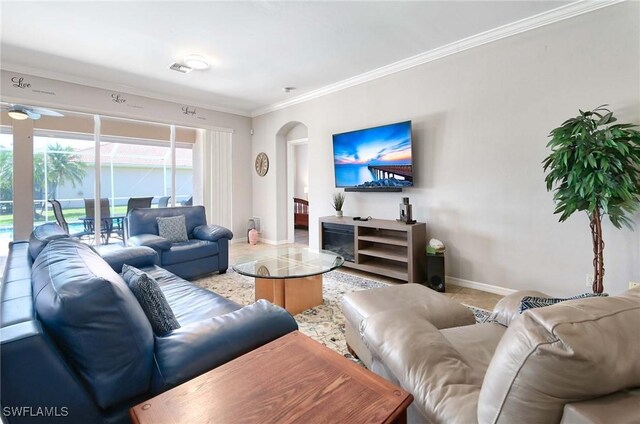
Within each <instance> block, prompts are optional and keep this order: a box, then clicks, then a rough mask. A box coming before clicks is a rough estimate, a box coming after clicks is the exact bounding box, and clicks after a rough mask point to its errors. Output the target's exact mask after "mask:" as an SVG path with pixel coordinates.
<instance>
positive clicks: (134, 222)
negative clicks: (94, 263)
mask: <svg viewBox="0 0 640 424" xmlns="http://www.w3.org/2000/svg"><path fill="white" fill-rule="evenodd" d="M179 215H184V217H185V221H186V224H187V236H188V238H189V240H188V241H185V242H181V243H171V242H170V241H168V240H167V239H165V238H163V237H160V236H159V235H158V222H157V221H156V218H167V217H172V216H179ZM127 230H128V231H127V234H128V239H127V245H129V246H148V247H151V248H153V249H154V250H155V251H156V252H158V256H159V257H160V266H161V267H163V268H164V269H166V270H168V271H171V272H172V273H174V274H176V275H178V276H180V277H182V278H193V277H197V276H199V275H203V274H208V273H210V272H214V271H218V272H220V273H221V274H222V273H225V272H226V271H227V268H228V267H229V240H231V239H232V238H233V233H232V232H231V231H230V230H228V229H227V228H224V227H221V226H219V225H207V217H206V215H205V209H204V207H203V206H186V207H178V208H154V209H151V208H148V209H133V210H131V211H129V213H128V215H127Z"/></svg>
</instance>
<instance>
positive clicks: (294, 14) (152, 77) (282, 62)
mask: <svg viewBox="0 0 640 424" xmlns="http://www.w3.org/2000/svg"><path fill="white" fill-rule="evenodd" d="M567 3H570V2H567V1H564V2H562V1H424V2H397V1H393V2H370V1H367V2H330V1H322V2H277V1H258V2H238V1H236V2H202V1H201V2H178V1H169V2H167V1H163V2H161V1H147V2H89V1H84V2H59V1H47V2H24V1H5V0H2V2H1V3H0V15H1V26H2V29H1V32H0V37H1V38H0V48H1V50H0V67H1V68H2V69H6V70H12V71H18V72H25V73H27V72H28V73H31V74H34V75H37V76H43V77H50V78H56V79H61V80H64V81H70V82H77V83H81V84H89V85H93V86H96V87H102V88H106V89H111V90H119V91H123V92H128V93H132V94H140V95H146V96H149V97H156V98H161V99H167V100H174V101H176V102H181V103H187V104H192V105H194V106H202V107H207V108H211V109H217V110H226V111H235V112H237V113H242V114H246V115H249V114H250V113H251V112H252V111H255V110H257V109H261V108H264V107H265V106H268V105H271V104H274V103H277V102H282V101H285V100H287V99H290V98H292V97H295V96H300V95H302V94H304V93H308V92H311V91H314V90H318V89H320V88H322V87H325V86H327V85H330V84H334V83H336V82H339V81H342V80H345V79H347V78H351V77H354V76H357V75H359V74H362V73H365V72H368V71H372V70H374V69H377V68H380V67H381V66H384V65H388V64H390V63H393V62H397V61H399V60H402V59H405V58H408V57H411V56H414V55H417V54H420V53H423V52H426V51H430V50H433V49H435V48H438V47H441V46H444V45H446V44H449V43H452V42H455V41H458V40H461V39H464V38H466V37H469V36H472V35H475V34H478V33H481V32H483V31H487V30H490V29H494V28H496V27H500V26H502V25H506V24H509V23H512V22H515V21H518V20H521V19H524V18H527V17H530V16H533V15H536V14H539V13H542V12H545V11H548V10H551V9H554V8H557V7H560V6H563V5H565V4H567ZM191 53H195V54H200V55H203V56H205V57H206V58H208V59H209V61H210V63H211V64H212V66H211V67H210V68H209V69H207V70H206V71H193V72H191V73H189V74H180V73H177V72H175V71H170V70H169V69H168V65H169V64H170V63H171V62H173V61H181V60H182V58H183V57H184V56H186V55H187V54H191ZM285 86H293V87H297V90H295V91H292V92H291V93H289V94H287V93H284V92H283V91H282V87H285Z"/></svg>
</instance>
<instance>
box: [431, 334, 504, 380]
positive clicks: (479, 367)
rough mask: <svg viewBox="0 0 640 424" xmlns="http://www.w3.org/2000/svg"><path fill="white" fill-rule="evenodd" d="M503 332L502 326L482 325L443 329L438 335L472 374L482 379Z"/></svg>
mask: <svg viewBox="0 0 640 424" xmlns="http://www.w3.org/2000/svg"><path fill="white" fill-rule="evenodd" d="M505 331H506V328H505V327H503V326H502V325H499V324H495V323H484V324H472V325H464V326H461V327H453V328H445V329H444V330H440V333H441V334H442V335H443V336H444V338H445V339H447V340H448V341H449V343H451V346H453V347H454V348H455V349H456V350H457V351H458V353H459V354H460V355H461V356H462V357H463V358H464V359H465V362H466V363H467V364H468V365H469V367H470V368H471V369H472V370H473V372H475V373H477V375H478V376H479V377H480V378H483V377H484V374H485V373H486V372H487V368H488V367H489V364H490V363H491V358H493V354H494V353H495V351H496V348H497V347H498V343H500V339H501V338H502V336H503V335H504V332H505Z"/></svg>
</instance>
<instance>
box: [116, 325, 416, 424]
mask: <svg viewBox="0 0 640 424" xmlns="http://www.w3.org/2000/svg"><path fill="white" fill-rule="evenodd" d="M412 401H413V396H412V395H411V394H409V393H408V392H405V391H404V390H402V389H400V388H399V387H396V386H394V385H393V384H391V383H390V382H388V381H386V380H384V379H383V378H382V377H380V376H378V375H376V374H374V373H372V372H371V371H369V370H367V369H366V368H363V367H361V366H359V365H357V364H355V363H354V362H352V361H350V360H348V359H346V358H344V357H342V356H341V355H339V354H338V353H336V352H334V351H332V350H330V349H329V348H327V347H325V346H323V345H321V344H320V343H318V342H316V341H314V340H311V339H310V338H309V337H307V336H305V335H304V334H302V333H300V332H298V331H295V332H293V333H289V334H287V335H286V336H283V337H281V338H279V339H277V340H274V341H273V342H271V343H269V344H266V345H264V346H262V347H260V348H258V349H256V350H254V351H252V352H249V353H247V354H246V355H243V356H241V357H239V358H237V359H235V360H233V361H231V362H228V363H226V364H224V365H222V366H220V367H218V368H216V369H214V370H211V371H209V372H207V373H205V374H202V375H201V376H199V377H196V378H194V379H193V380H190V381H188V382H186V383H184V384H182V385H180V386H178V387H175V388H173V389H171V390H169V391H167V392H165V393H162V394H160V395H158V396H156V397H154V398H153V399H149V400H148V401H146V402H143V403H141V404H139V405H137V406H135V407H133V408H131V410H130V411H129V413H130V416H131V419H132V420H133V422H134V423H166V424H172V423H185V424H187V423H188V424H193V423H216V424H225V423H234V424H235V423H243V424H244V423H274V424H275V423H278V424H284V423H364V422H366V423H404V422H406V411H407V407H408V406H409V405H410V404H411V402H412Z"/></svg>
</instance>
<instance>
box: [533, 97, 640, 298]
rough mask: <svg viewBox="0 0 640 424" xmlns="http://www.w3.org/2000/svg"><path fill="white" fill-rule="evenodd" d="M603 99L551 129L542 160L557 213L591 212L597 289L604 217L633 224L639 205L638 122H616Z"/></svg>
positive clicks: (595, 288) (619, 223)
mask: <svg viewBox="0 0 640 424" xmlns="http://www.w3.org/2000/svg"><path fill="white" fill-rule="evenodd" d="M606 106H608V105H602V106H600V107H598V108H596V109H594V110H592V111H586V112H583V111H581V110H580V115H578V116H576V117H575V118H571V119H569V120H567V121H565V122H564V123H563V124H562V125H561V126H560V127H558V128H556V129H554V130H552V131H551V134H549V137H551V140H550V141H549V143H548V144H547V147H550V148H551V154H550V155H549V156H548V157H547V158H546V159H545V160H544V161H543V162H542V163H543V166H544V171H545V172H547V171H549V173H548V174H547V176H546V177H545V181H546V183H547V191H551V190H554V191H555V193H554V195H553V199H554V200H555V202H556V210H555V211H554V214H561V215H560V222H563V221H565V220H566V219H567V218H569V217H570V216H571V215H572V214H573V213H574V212H576V211H584V212H586V213H587V215H588V216H589V222H590V224H589V226H590V228H591V239H592V241H593V256H594V257H593V292H594V293H602V291H603V289H604V287H603V277H604V255H603V251H604V241H603V238H602V218H603V216H604V215H609V220H610V221H611V223H612V224H613V225H614V227H616V228H618V229H619V228H621V226H622V225H623V224H624V225H625V226H627V227H629V228H630V229H632V221H631V219H630V218H629V216H631V215H632V214H633V213H634V212H635V211H637V210H638V207H639V206H640V132H639V131H637V130H635V129H632V128H633V127H636V126H637V125H634V124H613V123H614V122H615V121H616V118H614V117H613V112H611V111H610V110H609V109H607V108H606Z"/></svg>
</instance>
